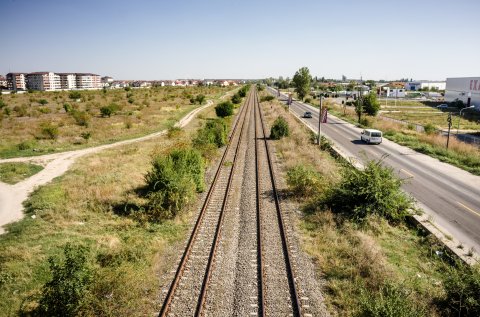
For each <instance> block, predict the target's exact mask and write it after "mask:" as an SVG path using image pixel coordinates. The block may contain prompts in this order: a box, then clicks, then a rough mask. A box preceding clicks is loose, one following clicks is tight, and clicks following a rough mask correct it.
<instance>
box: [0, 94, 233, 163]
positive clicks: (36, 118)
mask: <svg viewBox="0 0 480 317" xmlns="http://www.w3.org/2000/svg"><path fill="white" fill-rule="evenodd" d="M229 89H232V88H231V87H230V88H228V87H227V88H221V87H188V88H182V87H158V88H151V89H131V90H129V91H125V90H124V89H119V90H106V91H102V90H97V91H81V92H80V98H78V99H72V98H71V97H77V96H72V95H71V94H72V92H67V91H65V92H33V93H26V94H11V95H3V96H1V97H0V99H1V100H0V101H1V102H0V104H1V105H2V106H1V109H0V135H2V142H1V143H0V157H3V158H7V157H16V156H31V155H40V154H45V153H51V152H61V151H66V150H72V149H78V148H83V147H88V146H93V145H99V144H105V143H112V142H115V141H119V140H123V139H129V138H134V137H138V136H142V135H145V134H148V133H151V132H155V131H159V130H162V129H164V128H167V127H168V126H170V125H172V124H173V122H175V121H176V120H177V119H178V118H180V117H181V116H182V115H184V114H185V113H187V112H188V111H190V110H192V109H193V108H194V107H197V106H198V104H197V105H194V104H192V102H191V101H190V99H191V98H192V97H196V96H198V95H204V96H205V97H206V99H214V98H217V97H218V96H220V95H221V94H223V93H224V92H226V91H227V90H229ZM205 101H206V100H205ZM205 101H204V102H205ZM102 108H103V109H102ZM102 111H103V112H102Z"/></svg>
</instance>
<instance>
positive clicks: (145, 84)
mask: <svg viewBox="0 0 480 317" xmlns="http://www.w3.org/2000/svg"><path fill="white" fill-rule="evenodd" d="M132 87H136V88H150V87H152V83H151V82H148V81H134V82H133V83H132Z"/></svg>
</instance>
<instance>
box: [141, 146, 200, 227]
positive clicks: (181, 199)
mask: <svg viewBox="0 0 480 317" xmlns="http://www.w3.org/2000/svg"><path fill="white" fill-rule="evenodd" d="M204 172H205V167H204V162H203V158H202V156H201V154H200V152H198V151H196V150H194V149H188V148H185V149H178V150H172V151H171V152H170V153H168V154H167V155H158V156H156V157H155V158H154V159H153V162H152V170H151V171H150V172H148V173H147V175H146V176H145V181H146V183H147V190H148V191H149V194H148V195H147V197H148V200H149V202H148V206H147V210H146V212H147V214H148V215H149V216H150V218H151V219H152V220H154V221H162V220H165V219H171V218H173V217H175V216H176V215H177V214H178V213H179V212H180V211H181V210H183V209H184V208H185V207H186V206H188V205H189V204H191V203H192V202H193V201H194V199H195V197H196V195H195V194H196V193H197V192H202V191H203V190H204V187H205V183H204Z"/></svg>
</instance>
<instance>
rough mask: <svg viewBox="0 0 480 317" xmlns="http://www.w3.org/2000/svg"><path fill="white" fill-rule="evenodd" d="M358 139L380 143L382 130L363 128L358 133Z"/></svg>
mask: <svg viewBox="0 0 480 317" xmlns="http://www.w3.org/2000/svg"><path fill="white" fill-rule="evenodd" d="M360 139H362V141H363V142H365V143H369V144H370V143H372V144H374V143H376V144H380V143H382V131H378V130H374V129H365V130H363V131H362V132H361V133H360Z"/></svg>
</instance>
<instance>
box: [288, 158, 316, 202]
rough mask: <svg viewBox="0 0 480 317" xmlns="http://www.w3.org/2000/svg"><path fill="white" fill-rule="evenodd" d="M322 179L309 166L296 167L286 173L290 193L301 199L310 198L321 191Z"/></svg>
mask: <svg viewBox="0 0 480 317" xmlns="http://www.w3.org/2000/svg"><path fill="white" fill-rule="evenodd" d="M321 184H322V179H321V176H320V174H319V173H317V171H315V170H314V169H313V167H311V166H305V165H296V166H294V167H292V168H290V169H289V170H288V171H287V185H288V188H289V189H290V191H291V192H292V193H293V194H295V195H297V196H301V197H312V196H314V195H315V194H317V193H318V191H319V190H320V189H321Z"/></svg>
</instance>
